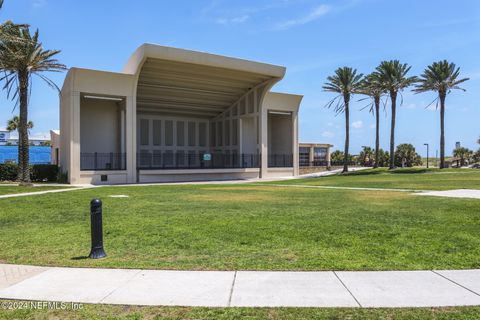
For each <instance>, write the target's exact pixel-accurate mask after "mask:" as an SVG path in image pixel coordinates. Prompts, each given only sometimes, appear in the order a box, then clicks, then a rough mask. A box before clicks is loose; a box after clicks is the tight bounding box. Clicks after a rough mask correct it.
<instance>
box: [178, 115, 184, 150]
mask: <svg viewBox="0 0 480 320" xmlns="http://www.w3.org/2000/svg"><path fill="white" fill-rule="evenodd" d="M184 145H185V122H184V121H177V146H179V147H183V146H184Z"/></svg>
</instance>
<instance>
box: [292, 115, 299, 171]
mask: <svg viewBox="0 0 480 320" xmlns="http://www.w3.org/2000/svg"><path fill="white" fill-rule="evenodd" d="M292 135H293V137H292V142H293V143H292V145H293V146H292V147H293V152H292V154H293V175H294V176H298V174H299V168H298V167H299V165H298V162H299V160H300V159H299V155H298V153H299V149H298V112H292Z"/></svg>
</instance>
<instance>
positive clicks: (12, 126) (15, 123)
mask: <svg viewBox="0 0 480 320" xmlns="http://www.w3.org/2000/svg"><path fill="white" fill-rule="evenodd" d="M19 127H20V118H19V117H18V116H14V117H13V118H12V119H10V120H8V122H7V130H8V131H15V130H18V128H19ZM27 128H28V129H32V128H33V122H32V121H28V123H27Z"/></svg>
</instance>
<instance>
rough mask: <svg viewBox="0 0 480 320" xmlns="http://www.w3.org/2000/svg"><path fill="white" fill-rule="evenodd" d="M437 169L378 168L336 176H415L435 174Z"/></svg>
mask: <svg viewBox="0 0 480 320" xmlns="http://www.w3.org/2000/svg"><path fill="white" fill-rule="evenodd" d="M435 171H438V169H427V168H397V169H393V170H389V169H388V168H379V169H367V170H361V171H352V172H348V173H339V174H338V176H371V175H378V174H415V173H427V172H435Z"/></svg>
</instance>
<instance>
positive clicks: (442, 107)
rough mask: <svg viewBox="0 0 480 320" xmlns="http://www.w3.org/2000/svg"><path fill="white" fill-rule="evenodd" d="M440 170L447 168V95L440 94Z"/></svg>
mask: <svg viewBox="0 0 480 320" xmlns="http://www.w3.org/2000/svg"><path fill="white" fill-rule="evenodd" d="M439 95H440V169H444V168H445V97H446V93H443V92H440V94H439Z"/></svg>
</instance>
